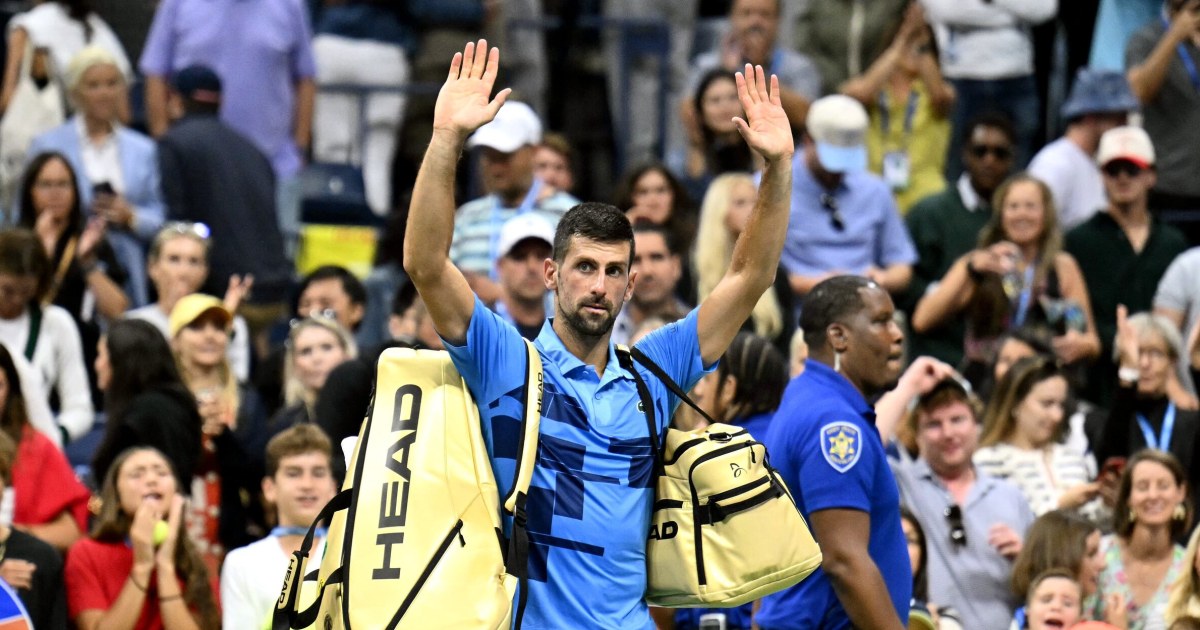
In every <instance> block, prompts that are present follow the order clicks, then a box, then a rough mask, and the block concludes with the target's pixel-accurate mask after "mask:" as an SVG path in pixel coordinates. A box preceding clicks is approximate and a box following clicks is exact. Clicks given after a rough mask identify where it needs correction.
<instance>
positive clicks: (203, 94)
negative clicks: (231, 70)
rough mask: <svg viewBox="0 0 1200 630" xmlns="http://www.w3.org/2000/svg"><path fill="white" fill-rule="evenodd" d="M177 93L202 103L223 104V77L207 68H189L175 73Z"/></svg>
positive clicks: (174, 81)
mask: <svg viewBox="0 0 1200 630" xmlns="http://www.w3.org/2000/svg"><path fill="white" fill-rule="evenodd" d="M171 84H172V85H173V86H174V87H175V91H177V92H179V93H180V94H182V95H183V96H185V97H186V98H190V99H192V100H193V101H197V102H200V103H212V104H214V105H217V104H220V102H221V77H219V76H217V73H216V72H213V70H212V68H209V67H207V66H188V67H186V68H184V69H183V70H180V71H179V72H176V73H175V78H174V80H173V81H172V82H171Z"/></svg>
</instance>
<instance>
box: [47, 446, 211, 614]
mask: <svg viewBox="0 0 1200 630" xmlns="http://www.w3.org/2000/svg"><path fill="white" fill-rule="evenodd" d="M179 490H180V489H179V487H178V486H177V485H176V483H175V474H174V472H173V471H172V470H171V463H170V462H168V461H167V458H166V457H165V456H164V455H163V454H162V453H161V452H160V451H158V450H157V449H154V448H151V447H148V446H135V447H133V448H130V449H127V450H125V451H124V452H122V453H121V454H120V455H118V456H117V458H116V460H115V461H113V465H112V468H110V469H109V471H108V474H106V475H105V476H104V482H103V484H102V485H101V487H100V499H101V508H100V514H99V515H98V516H97V517H96V525H95V527H94V528H93V529H92V535H91V537H90V538H85V539H82V540H80V541H79V542H77V543H75V546H74V547H72V548H71V553H69V554H67V565H66V569H65V570H64V572H63V574H64V581H65V582H66V586H67V589H66V590H67V607H68V610H69V613H70V617H71V620H72V621H74V622H75V627H77V628H80V630H94V629H96V628H161V629H163V630H177V629H178V630H191V629H204V630H209V629H216V628H219V627H220V626H221V623H220V617H219V615H218V613H217V605H216V602H215V601H214V598H213V592H212V586H211V584H210V583H209V575H210V574H209V572H208V571H207V570H205V567H204V562H203V560H201V558H200V554H199V553H198V552H197V551H196V548H195V547H194V546H193V544H192V541H190V540H189V539H188V535H187V532H186V531H185V529H184V526H183V519H184V511H185V509H184V500H183V496H182V495H181V494H180V492H179ZM164 521H165V522H164ZM163 525H165V526H166V527H165V529H164V527H163ZM159 530H163V531H164V533H165V535H161V534H159V533H158V532H159ZM160 536H161V538H160Z"/></svg>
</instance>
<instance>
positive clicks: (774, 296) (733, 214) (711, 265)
mask: <svg viewBox="0 0 1200 630" xmlns="http://www.w3.org/2000/svg"><path fill="white" fill-rule="evenodd" d="M757 197H758V190H757V188H756V187H755V185H754V178H753V177H752V176H751V175H749V174H746V173H726V174H724V175H719V176H718V177H717V178H716V179H714V180H713V182H712V184H711V185H710V186H709V187H708V192H707V193H705V195H704V202H703V203H702V204H701V206H700V226H699V230H698V232H697V234H696V248H695V251H694V252H693V254H692V267H693V268H694V270H695V276H696V297H697V299H698V300H700V301H703V300H704V299H705V298H707V297H708V294H709V293H712V290H713V288H714V287H716V286H717V283H718V282H720V281H721V278H723V277H724V276H725V272H726V271H728V269H729V262H730V260H731V259H732V258H733V244H734V243H735V242H737V237H738V235H739V234H741V233H742V230H744V229H745V228H746V223H747V222H748V221H749V220H750V213H751V212H752V211H753V210H754V202H755V199H756V198H757ZM791 295H792V293H791V289H790V288H788V286H787V274H786V273H779V274H777V275H776V283H775V286H774V287H771V288H769V289H767V290H766V292H764V293H763V295H762V297H761V298H759V300H758V303H757V304H755V305H754V311H753V312H752V313H751V315H750V319H749V320H747V321H746V325H745V327H744V328H750V332H753V333H754V334H756V335H758V336H760V337H765V338H767V339H769V340H771V341H772V342H773V343H774V344H775V346H776V347H777V348H779V349H780V351H783V352H787V351H788V349H789V348H788V342H789V341H790V340H791V336H792V330H793V329H794V328H795V326H794V325H792V324H791V322H792V320H793V319H794V318H793V317H792V308H791V307H792V305H791Z"/></svg>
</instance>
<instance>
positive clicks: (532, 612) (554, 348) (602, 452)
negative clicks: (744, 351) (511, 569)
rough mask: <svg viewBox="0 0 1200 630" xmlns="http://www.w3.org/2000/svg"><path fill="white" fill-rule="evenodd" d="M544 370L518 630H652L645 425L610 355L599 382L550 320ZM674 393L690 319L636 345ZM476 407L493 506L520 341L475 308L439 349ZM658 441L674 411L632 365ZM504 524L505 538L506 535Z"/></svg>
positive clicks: (513, 436)
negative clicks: (458, 335) (458, 336)
mask: <svg viewBox="0 0 1200 630" xmlns="http://www.w3.org/2000/svg"><path fill="white" fill-rule="evenodd" d="M534 345H535V346H536V348H537V350H538V353H539V354H540V355H541V357H542V362H543V369H544V371H545V377H544V381H545V394H544V399H543V404H542V422H541V431H540V436H539V439H538V459H537V463H536V466H535V468H534V474H533V482H532V484H531V486H530V489H529V499H528V503H527V506H526V507H527V512H528V516H529V525H528V529H529V537H530V550H529V582H528V584H529V603H528V605H527V607H526V609H525V619H524V627H525V628H528V629H530V630H533V629H538V628H555V629H557V628H617V629H626V628H630V629H634V628H635V629H638V630H653V628H654V622H653V621H652V620H651V619H650V614H649V610H648V609H647V607H646V603H645V599H644V596H645V591H646V536H647V534H648V532H649V526H650V507H651V503H652V502H653V500H654V489H653V488H652V487H650V479H651V472H652V463H653V459H652V455H651V449H650V441H649V436H648V435H647V431H648V430H647V427H646V417H645V415H644V414H643V413H642V412H640V411H638V404H639V400H638V395H637V388H636V385H635V382H634V380H633V376H632V375H631V374H630V373H629V372H627V371H625V370H624V369H622V368H621V367H620V366H619V365H618V363H617V356H616V352H615V349H614V348H613V346H612V345H611V344H610V345H609V351H608V354H609V356H608V365H607V367H606V368H605V370H604V375H603V376H600V375H597V374H596V370H595V368H593V367H592V366H591V365H588V364H585V363H584V362H583V361H581V360H579V359H578V358H577V357H575V356H574V355H572V354H571V353H570V352H568V351H567V349H566V348H565V347H564V346H563V344H562V341H561V340H560V339H559V338H558V335H557V334H556V333H555V332H554V329H553V328H552V327H551V324H550V322H549V321H547V322H546V324H545V325H544V326H543V327H542V331H541V333H540V334H539V335H538V337H537V339H536V340H535V341H534ZM637 347H638V348H639V349H640V350H642V351H643V352H645V353H646V355H647V356H648V357H650V358H651V359H652V360H653V361H654V362H655V363H657V364H658V365H659V366H660V367H662V368H663V370H665V371H666V372H667V374H669V375H670V376H671V377H672V378H673V379H674V380H675V381H676V382H677V383H679V384H680V386H681V387H683V388H684V389H685V390H686V389H691V387H692V385H694V384H695V383H696V381H698V380H699V379H700V377H701V376H703V375H704V373H705V371H706V370H707V369H711V368H712V367H713V366H708V368H705V366H703V365H702V363H703V361H702V359H701V358H700V341H699V337H698V336H697V332H696V311H695V310H693V311H692V312H691V313H690V314H688V316H687V317H685V318H684V319H682V320H679V321H678V322H675V323H673V324H670V325H667V326H664V327H663V328H660V329H659V330H656V331H654V332H653V333H650V334H649V335H647V336H646V337H645V338H644V339H642V341H640V342H639V343H638V344H637ZM446 349H447V350H448V351H449V352H450V357H451V359H453V361H454V365H455V367H457V368H458V371H459V373H461V374H462V376H463V379H464V380H465V381H466V383H467V387H468V388H469V389H470V390H471V394H472V395H473V396H474V397H475V401H476V403H477V404H478V405H479V413H480V420H481V422H482V425H483V426H482V429H483V436H484V440H485V441H486V443H487V447H488V453H489V455H490V456H491V459H492V468H493V470H494V471H495V473H496V483H497V485H498V486H499V488H500V496H502V497H503V496H505V495H506V494H507V493H508V491H509V489H510V488H511V487H512V479H513V469H514V467H515V463H516V456H517V445H518V438H519V435H520V423H521V418H523V417H524V404H523V401H521V400H520V396H521V388H522V386H523V385H524V384H525V361H526V358H525V357H526V350H525V342H524V341H523V340H522V339H521V336H520V335H519V334H518V333H517V330H516V329H515V328H513V327H512V326H511V325H509V324H506V323H505V322H504V321H503V320H502V319H501V318H500V317H499V316H497V315H496V314H495V313H494V312H492V311H491V310H489V309H488V308H487V307H486V306H484V304H483V303H482V302H480V301H479V299H478V298H476V299H475V312H474V314H473V315H472V317H471V324H470V326H469V327H468V329H467V338H466V344H465V345H463V346H460V347H455V346H452V345H450V344H446ZM638 369H639V371H640V372H641V375H642V378H643V379H644V380H645V381H646V385H647V387H648V388H649V389H650V393H651V396H652V397H653V399H654V402H655V409H656V416H655V417H656V419H657V420H658V425H659V431H660V433H661V432H662V430H663V427H665V426H666V424H667V422H668V421H669V420H670V417H671V413H672V412H673V411H674V409H675V407H676V406H677V405H678V403H679V401H678V400H677V399H675V397H674V396H672V395H671V394H670V393H669V392H668V391H667V389H666V388H665V387H664V386H663V385H662V384H661V383H660V382H659V380H658V379H657V378H655V377H654V376H653V375H652V374H650V373H649V372H648V371H646V370H645V369H643V368H641V367H640V366H638ZM509 520H510V519H507V518H506V528H507V527H510V526H511V523H509V522H508V521H509Z"/></svg>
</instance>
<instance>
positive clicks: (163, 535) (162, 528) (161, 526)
mask: <svg viewBox="0 0 1200 630" xmlns="http://www.w3.org/2000/svg"><path fill="white" fill-rule="evenodd" d="M170 534H171V526H170V525H167V522H166V521H159V522H157V523H155V524H154V546H155V547H157V546H159V545H161V544H163V541H164V540H166V539H167V536H169V535H170Z"/></svg>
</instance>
